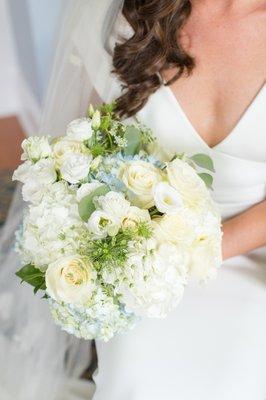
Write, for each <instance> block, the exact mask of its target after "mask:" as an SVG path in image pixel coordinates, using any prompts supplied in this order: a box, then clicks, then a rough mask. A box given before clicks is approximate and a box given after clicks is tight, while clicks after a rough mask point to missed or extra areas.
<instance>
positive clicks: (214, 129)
mask: <svg viewBox="0 0 266 400" xmlns="http://www.w3.org/2000/svg"><path fill="white" fill-rule="evenodd" d="M181 38H182V41H183V46H184V48H185V49H186V50H187V51H188V52H189V53H190V54H191V55H192V56H194V58H195V60H196V67H195V69H194V70H193V73H192V75H191V76H189V77H186V76H184V77H182V78H181V79H179V80H178V81H177V82H175V83H174V84H173V85H171V89H172V91H173V93H174V95H175V97H176V98H177V100H178V102H179V104H180V105H181V107H182V109H183V111H184V112H185V114H186V115H187V117H188V119H189V120H190V122H191V123H192V125H193V127H194V128H195V130H196V132H197V133H198V134H199V135H200V136H201V138H202V139H203V140H204V141H205V142H206V143H207V144H208V146H209V147H213V146H215V145H216V144H218V143H220V142H221V141H222V140H224V139H225V138H226V137H227V136H228V135H230V133H231V132H232V130H233V129H234V127H235V126H236V125H237V123H238V121H239V120H240V118H241V117H242V115H243V114H244V113H245V111H246V110H247V108H248V107H249V106H250V104H251V103H252V101H253V100H254V98H255V97H256V96H257V94H258V93H259V91H260V90H261V89H262V87H263V85H264V84H265V78H266V1H265V0H241V1H239V0H215V1H214V0H194V1H192V13H191V16H190V17H189V20H188V21H187V22H186V24H185V26H184V28H183V31H182V34H181ZM174 73H175V71H170V70H169V71H167V73H166V74H165V78H166V79H167V80H168V79H170V78H171V77H172V76H173V74H174ZM191 93H193V101H191ZM195 104H197V107H195ZM258 145H259V144H258ZM223 232H224V236H223V257H224V259H227V258H230V257H233V256H236V255H239V254H244V253H246V252H248V251H250V250H253V249H255V248H258V247H261V246H264V245H266V201H263V202H261V203H260V204H257V205H255V206H254V207H252V208H251V209H249V210H248V211H246V212H244V213H243V214H241V215H239V216H237V217H234V218H232V219H230V220H228V221H226V222H224V224H223Z"/></svg>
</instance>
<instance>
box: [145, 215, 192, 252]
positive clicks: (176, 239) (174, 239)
mask: <svg viewBox="0 0 266 400" xmlns="http://www.w3.org/2000/svg"><path fill="white" fill-rule="evenodd" d="M188 218H189V216H188V215H187V214H186V213H185V212H179V213H176V214H171V215H167V214H166V215H164V216H162V217H156V218H154V219H153V220H152V228H153V236H154V237H155V239H156V240H157V242H158V243H165V242H168V243H173V244H176V245H185V246H188V245H190V244H191V243H192V242H193V240H194V238H195V234H194V231H193V229H192V228H191V225H190V221H189V219H188Z"/></svg>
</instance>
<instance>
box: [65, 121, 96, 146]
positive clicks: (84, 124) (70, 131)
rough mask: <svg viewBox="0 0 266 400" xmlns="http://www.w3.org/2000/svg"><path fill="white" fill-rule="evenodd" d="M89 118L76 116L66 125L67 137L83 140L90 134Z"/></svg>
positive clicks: (88, 137) (89, 136)
mask: <svg viewBox="0 0 266 400" xmlns="http://www.w3.org/2000/svg"><path fill="white" fill-rule="evenodd" d="M92 132H93V131H92V127H91V120H90V119H89V118H78V119H75V120H74V121H72V122H70V124H68V126H67V131H66V134H67V136H68V137H69V138H71V139H74V140H78V141H80V142H84V140H88V139H90V138H91V135H92Z"/></svg>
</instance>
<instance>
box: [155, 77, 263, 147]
mask: <svg viewBox="0 0 266 400" xmlns="http://www.w3.org/2000/svg"><path fill="white" fill-rule="evenodd" d="M162 89H163V90H165V92H166V93H167V94H168V95H169V98H170V100H171V101H172V102H173V104H174V105H175V107H176V108H177V109H178V110H179V112H180V114H181V115H182V117H183V119H184V120H185V122H186V124H187V125H189V126H190V129H191V130H192V131H193V133H194V135H195V136H196V137H197V138H198V140H199V141H200V142H201V143H202V144H203V145H204V146H205V147H207V148H208V149H209V150H215V149H216V148H218V147H220V146H221V145H222V144H224V143H225V142H227V141H228V140H229V139H231V138H232V137H233V136H234V134H235V133H236V132H237V130H238V128H239V126H240V125H241V124H242V123H243V121H244V119H246V118H247V117H248V116H249V114H250V112H251V111H252V109H254V105H255V103H257V101H258V100H259V99H260V97H261V96H262V94H263V92H264V89H265V83H264V84H263V85H262V87H261V88H260V89H259V91H258V92H257V93H256V94H255V96H254V97H253V99H252V101H251V102H250V103H249V105H248V106H247V107H246V108H245V110H244V112H243V113H242V115H241V116H240V118H239V119H238V121H237V122H236V124H235V125H234V127H233V128H232V129H231V131H230V132H229V133H228V134H227V135H226V136H225V137H224V138H223V139H222V140H221V141H220V142H218V143H217V144H216V145H214V146H210V145H209V144H208V143H207V142H206V141H205V140H204V139H203V138H202V136H201V135H200V134H199V132H198V131H197V129H196V128H195V127H194V125H193V124H192V122H191V121H190V119H189V118H188V116H187V114H186V112H185V110H184V109H183V107H182V106H181V104H180V102H179V101H178V99H177V98H176V96H175V95H174V93H173V91H172V89H171V88H170V87H169V86H165V85H163V86H162Z"/></svg>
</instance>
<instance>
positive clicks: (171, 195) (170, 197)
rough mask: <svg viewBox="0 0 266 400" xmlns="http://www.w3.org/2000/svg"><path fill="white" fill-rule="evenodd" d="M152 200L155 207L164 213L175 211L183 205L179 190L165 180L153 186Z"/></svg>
mask: <svg viewBox="0 0 266 400" xmlns="http://www.w3.org/2000/svg"><path fill="white" fill-rule="evenodd" d="M154 202H155V205H156V207H157V209H158V210H159V211H160V212H162V213H165V214H173V213H176V212H178V211H179V210H180V209H182V207H183V201H182V197H181V195H180V194H179V192H178V191H177V190H176V189H174V188H173V187H172V186H170V185H169V184H168V183H166V182H160V183H158V184H157V185H156V186H155V188H154Z"/></svg>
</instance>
